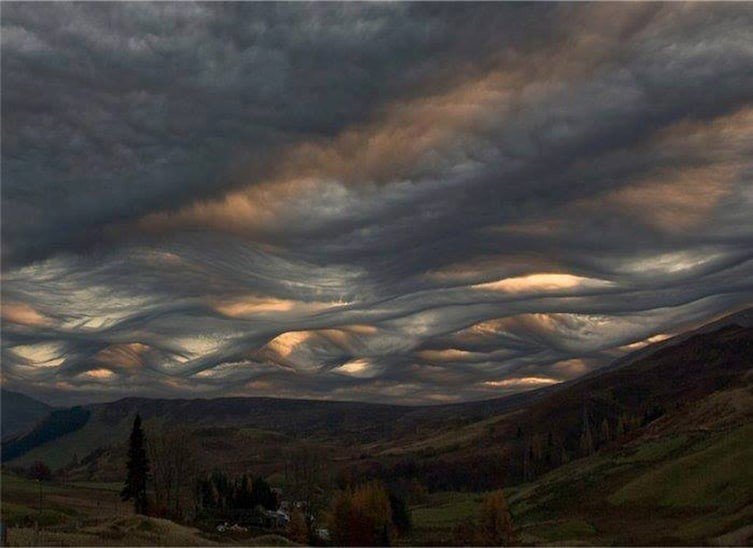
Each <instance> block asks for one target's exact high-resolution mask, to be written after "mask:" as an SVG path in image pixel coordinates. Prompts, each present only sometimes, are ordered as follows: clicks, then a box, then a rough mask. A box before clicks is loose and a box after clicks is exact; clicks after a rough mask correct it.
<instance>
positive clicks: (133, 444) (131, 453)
mask: <svg viewBox="0 0 753 548" xmlns="http://www.w3.org/2000/svg"><path fill="white" fill-rule="evenodd" d="M126 466H127V469H128V473H127V475H126V480H125V485H124V486H123V490H122V491H121V492H120V498H121V499H122V500H124V501H125V500H133V507H134V510H135V512H136V513H137V514H146V511H147V499H146V483H147V480H148V478H149V460H148V459H147V456H146V442H145V439H144V431H143V430H142V428H141V416H140V415H138V414H137V415H136V418H135V419H134V420H133V430H131V438H130V440H129V444H128V462H127V464H126Z"/></svg>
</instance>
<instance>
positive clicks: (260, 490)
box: [251, 478, 277, 510]
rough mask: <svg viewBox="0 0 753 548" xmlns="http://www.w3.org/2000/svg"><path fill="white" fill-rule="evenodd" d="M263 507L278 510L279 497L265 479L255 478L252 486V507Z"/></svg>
mask: <svg viewBox="0 0 753 548" xmlns="http://www.w3.org/2000/svg"><path fill="white" fill-rule="evenodd" d="M257 505H258V506H263V507H264V508H266V509H267V510H276V509H277V497H275V494H274V493H273V492H272V488H271V487H270V486H269V484H268V483H267V482H266V481H264V478H254V480H253V482H252V484H251V506H252V507H256V506H257Z"/></svg>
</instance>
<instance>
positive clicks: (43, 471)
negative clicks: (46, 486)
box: [29, 460, 52, 481]
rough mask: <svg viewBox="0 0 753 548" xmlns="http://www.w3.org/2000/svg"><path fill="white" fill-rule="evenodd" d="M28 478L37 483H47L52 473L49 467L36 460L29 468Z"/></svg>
mask: <svg viewBox="0 0 753 548" xmlns="http://www.w3.org/2000/svg"><path fill="white" fill-rule="evenodd" d="M29 477H30V478H31V479H34V480H37V481H47V480H49V479H50V478H51V477H52V472H51V471H50V467H49V466H47V465H46V464H45V463H43V462H42V461H39V460H37V461H34V462H33V463H32V465H31V466H29Z"/></svg>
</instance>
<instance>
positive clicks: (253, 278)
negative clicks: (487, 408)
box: [2, 3, 753, 404]
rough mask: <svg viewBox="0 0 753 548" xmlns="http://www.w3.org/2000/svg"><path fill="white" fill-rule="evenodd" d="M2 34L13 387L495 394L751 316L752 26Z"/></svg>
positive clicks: (230, 11)
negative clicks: (741, 312) (705, 325)
mask: <svg viewBox="0 0 753 548" xmlns="http://www.w3.org/2000/svg"><path fill="white" fill-rule="evenodd" d="M2 12H3V13H2V54H3V59H2V144H3V148H2V259H3V264H2V383H3V386H4V387H7V388H14V389H22V390H23V391H25V392H27V393H30V394H38V395H42V396H45V397H46V398H48V399H49V400H50V401H54V402H57V403H60V404H63V403H75V402H79V401H96V400H111V399H115V398H118V397H123V396H128V395H147V396H166V397H177V396H180V397H213V396H225V395H249V396H251V395H265V396H270V395H274V396H283V397H311V398H323V399H349V400H363V401H377V402H389V403H406V404H419V403H443V402H452V401H462V400H471V399H479V398H488V397H494V396H499V395H505V394H509V393H513V392H517V391H521V390H528V389H531V388H537V387H541V386H546V385H549V384H554V383H558V382H562V381H566V380H568V379H571V378H575V377H577V376H579V375H582V374H585V373H587V372H589V371H592V370H594V369H596V368H599V367H602V366H604V365H606V364H608V363H609V362H610V361H612V360H614V359H615V358H617V357H619V356H621V355H623V354H625V353H626V352H629V351H630V350H632V349H636V348H640V347H641V346H642V345H645V344H648V343H650V342H652V341H656V340H661V339H662V338H665V337H667V336H670V335H671V334H672V333H675V332H678V331H680V330H682V329H686V328H689V327H692V326H693V325H696V324H699V323H702V322H704V321H706V320H708V319H710V318H713V317H715V316H719V315H722V314H724V313H728V312H732V311H734V310H736V309H739V308H742V307H743V306H746V305H750V304H751V302H753V261H752V260H751V259H753V185H752V184H751V183H752V181H753V179H752V174H753V41H752V40H751V33H750V29H751V28H753V9H752V8H751V6H750V5H746V4H744V3H743V4H706V3H692V4H680V3H670V4H655V3H638V4H621V3H620V4H611V3H608V4H590V3H583V4H581V3H577V4H563V3H553V4H544V3H538V4H495V3H489V4H475V3H460V4H423V3H416V4H413V3H387V4H368V3H366V4H361V3H354V4H276V3H263V4H252V3H238V4H225V3H207V4H203V3H191V4H186V3H180V4H173V3H112V4H88V3H53V4H16V3H6V4H4V6H3V10H2Z"/></svg>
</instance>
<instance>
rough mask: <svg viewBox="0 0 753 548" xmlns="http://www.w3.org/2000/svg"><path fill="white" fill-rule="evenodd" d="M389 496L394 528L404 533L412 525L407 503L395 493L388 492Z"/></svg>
mask: <svg viewBox="0 0 753 548" xmlns="http://www.w3.org/2000/svg"><path fill="white" fill-rule="evenodd" d="M389 498H390V510H391V511H392V522H393V523H394V524H395V529H397V531H398V532H399V533H400V534H405V533H407V532H408V531H410V530H411V528H412V527H413V522H412V520H411V515H410V510H408V505H407V504H405V499H403V498H402V497H400V496H398V495H397V494H395V493H390V495H389Z"/></svg>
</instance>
